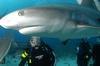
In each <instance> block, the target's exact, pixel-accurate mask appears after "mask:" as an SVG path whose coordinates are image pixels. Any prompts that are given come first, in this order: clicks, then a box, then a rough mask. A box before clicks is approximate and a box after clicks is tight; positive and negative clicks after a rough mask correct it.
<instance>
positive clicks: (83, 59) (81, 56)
mask: <svg viewBox="0 0 100 66" xmlns="http://www.w3.org/2000/svg"><path fill="white" fill-rule="evenodd" d="M91 54H92V53H91V47H90V45H89V43H88V42H86V41H85V40H84V39H82V42H81V44H80V45H79V47H78V48H77V65H78V66H88V63H89V60H90V58H91Z"/></svg>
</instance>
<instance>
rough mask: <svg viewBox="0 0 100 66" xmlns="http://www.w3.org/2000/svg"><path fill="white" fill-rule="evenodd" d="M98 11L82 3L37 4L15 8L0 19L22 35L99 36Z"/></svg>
mask: <svg viewBox="0 0 100 66" xmlns="http://www.w3.org/2000/svg"><path fill="white" fill-rule="evenodd" d="M99 17H100V13H99V12H98V11H95V10H92V9H90V8H86V7H81V6H70V5H69V6H66V7H64V6H46V7H44V6H40V7H32V8H25V9H21V10H17V11H14V12H12V13H10V14H8V15H6V16H4V17H3V18H2V19H1V20H0V25H1V26H2V27H4V28H6V29H14V30H18V31H19V32H20V33H21V34H24V35H32V36H40V37H41V36H45V37H54V38H59V39H61V40H63V41H64V40H66V39H72V38H88V37H94V36H99V35H100V31H99V29H100V28H99V22H98V21H96V19H98V18H99Z"/></svg>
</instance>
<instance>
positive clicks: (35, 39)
mask: <svg viewBox="0 0 100 66" xmlns="http://www.w3.org/2000/svg"><path fill="white" fill-rule="evenodd" d="M30 44H31V46H32V47H35V46H38V45H39V44H40V39H39V38H38V37H32V38H31V40H30Z"/></svg>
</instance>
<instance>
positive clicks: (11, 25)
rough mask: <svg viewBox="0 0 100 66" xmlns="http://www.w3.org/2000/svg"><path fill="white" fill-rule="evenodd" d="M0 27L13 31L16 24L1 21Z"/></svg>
mask: <svg viewBox="0 0 100 66" xmlns="http://www.w3.org/2000/svg"><path fill="white" fill-rule="evenodd" d="M0 25H1V26H2V27H3V28H6V29H12V28H13V29H15V28H17V27H18V24H17V23H15V22H10V21H6V20H1V21H0Z"/></svg>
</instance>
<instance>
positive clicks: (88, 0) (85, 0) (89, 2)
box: [77, 0, 97, 10]
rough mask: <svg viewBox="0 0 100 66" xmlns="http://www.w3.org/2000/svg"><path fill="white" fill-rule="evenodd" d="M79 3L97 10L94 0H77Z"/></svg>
mask: <svg viewBox="0 0 100 66" xmlns="http://www.w3.org/2000/svg"><path fill="white" fill-rule="evenodd" d="M77 2H78V4H79V5H82V6H84V7H89V8H92V9H95V10H97V7H96V4H95V2H94V0H77Z"/></svg>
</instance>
